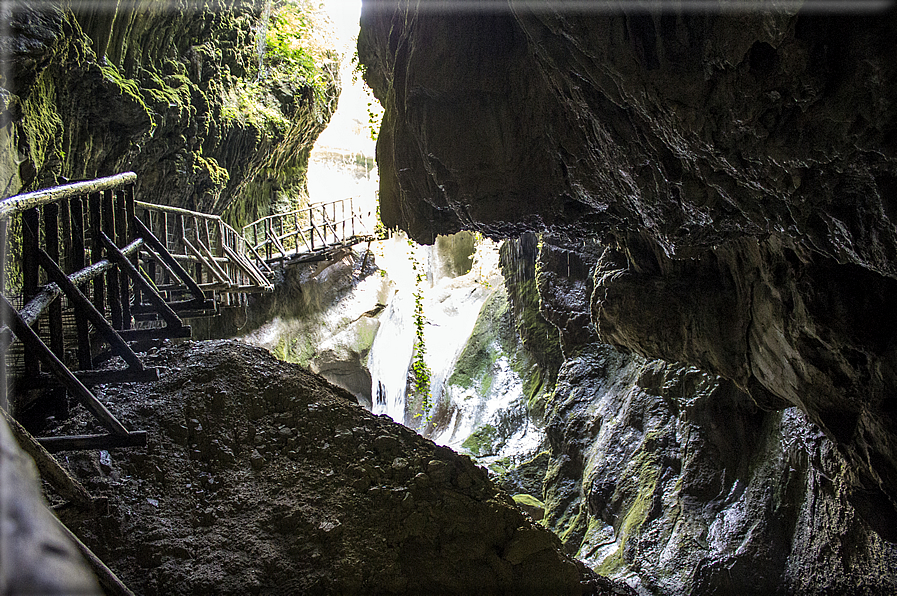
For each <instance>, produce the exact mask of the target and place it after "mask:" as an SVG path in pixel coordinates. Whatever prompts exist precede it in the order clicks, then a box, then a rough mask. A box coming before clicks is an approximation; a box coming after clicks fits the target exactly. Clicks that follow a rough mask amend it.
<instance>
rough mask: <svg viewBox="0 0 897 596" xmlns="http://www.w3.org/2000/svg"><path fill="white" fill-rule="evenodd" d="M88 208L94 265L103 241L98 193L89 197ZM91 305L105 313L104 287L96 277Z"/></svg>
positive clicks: (100, 278)
mask: <svg viewBox="0 0 897 596" xmlns="http://www.w3.org/2000/svg"><path fill="white" fill-rule="evenodd" d="M88 206H89V208H90V238H91V247H90V262H91V263H96V262H97V261H99V260H100V259H101V255H102V254H103V241H102V240H101V239H100V234H101V233H102V231H103V223H102V221H101V219H100V213H101V212H102V206H101V196H100V194H99V193H94V194H92V195H90V198H89V201H88ZM93 305H94V307H95V308H96V309H97V310H98V311H100V312H101V313H104V316H105V312H106V286H105V284H104V280H103V277H102V276H100V277H97V278H95V279H94V280H93Z"/></svg>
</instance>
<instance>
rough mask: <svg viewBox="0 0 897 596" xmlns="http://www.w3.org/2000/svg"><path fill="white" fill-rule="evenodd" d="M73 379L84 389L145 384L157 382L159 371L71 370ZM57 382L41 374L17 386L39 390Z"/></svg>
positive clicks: (50, 376)
mask: <svg viewBox="0 0 897 596" xmlns="http://www.w3.org/2000/svg"><path fill="white" fill-rule="evenodd" d="M72 374H73V375H75V378H76V379H78V380H79V381H81V382H82V383H84V386H85V387H91V386H93V385H109V384H116V383H146V382H149V381H158V380H159V369H158V368H155V367H152V368H144V369H143V370H131V369H128V368H126V369H115V370H73V371H72ZM58 384H59V381H58V380H57V379H56V377H54V376H53V375H50V374H46V373H42V374H41V376H39V377H38V378H37V379H22V380H20V381H19V383H18V386H20V387H22V388H23V389H40V388H42V387H52V386H54V385H58Z"/></svg>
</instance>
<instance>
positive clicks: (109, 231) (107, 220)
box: [102, 190, 123, 329]
mask: <svg viewBox="0 0 897 596" xmlns="http://www.w3.org/2000/svg"><path fill="white" fill-rule="evenodd" d="M113 195H114V193H113V191H111V190H107V191H105V192H103V231H102V233H104V234H106V236H108V237H109V238H110V239H111V240H112V243H113V244H116V242H117V241H118V239H117V237H116V234H115V199H114V196H113ZM116 245H117V244H116ZM104 248H105V247H104ZM106 286H107V287H108V288H109V292H108V295H107V296H106V300H107V301H108V302H109V312H110V316H111V318H112V326H113V327H114V328H115V329H122V328H123V327H122V316H121V293H120V292H119V287H118V269H116V268H113V269H110V270H109V271H108V272H107V273H106Z"/></svg>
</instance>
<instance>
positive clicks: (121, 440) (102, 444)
mask: <svg viewBox="0 0 897 596" xmlns="http://www.w3.org/2000/svg"><path fill="white" fill-rule="evenodd" d="M37 442H38V443H40V444H41V445H42V446H43V448H44V449H46V450H47V451H48V452H50V453H58V452H60V451H85V450H90V449H115V448H116V447H145V446H146V431H145V430H135V431H133V432H129V433H126V434H124V435H74V436H67V437H38V438H37Z"/></svg>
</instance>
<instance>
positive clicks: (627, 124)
mask: <svg viewBox="0 0 897 596" xmlns="http://www.w3.org/2000/svg"><path fill="white" fill-rule="evenodd" d="M534 6H536V5H534V4H532V3H523V2H515V1H514V0H509V1H508V3H507V6H506V7H505V8H497V9H495V10H493V11H489V12H486V13H484V12H479V13H474V12H461V13H458V12H456V13H452V14H441V13H439V12H438V11H436V10H433V9H432V5H430V8H428V3H427V2H421V3H405V2H400V3H380V2H368V3H367V4H366V8H365V10H364V12H363V16H362V32H361V35H360V37H359V56H360V58H361V62H362V63H363V64H364V65H365V66H366V80H367V81H368V82H369V83H370V84H371V85H372V87H373V88H374V90H375V92H376V93H377V95H378V97H379V98H380V99H381V102H382V103H384V106H385V108H386V115H385V117H384V122H383V129H382V131H381V134H380V137H379V143H378V162H379V164H380V168H381V170H380V175H381V192H380V196H381V201H382V202H383V205H382V207H381V213H382V216H383V219H384V223H386V225H388V226H392V225H400V226H401V227H403V228H404V229H406V230H407V231H409V233H411V234H412V235H413V236H414V237H415V238H417V239H418V240H421V241H424V242H431V241H432V239H433V237H434V236H435V234H437V233H444V232H448V231H454V230H456V229H459V228H471V229H477V230H480V231H482V232H484V233H486V234H489V235H492V236H507V235H511V234H515V233H517V232H519V231H523V230H547V231H549V232H551V234H553V235H555V236H558V237H562V238H567V240H568V241H574V242H581V241H582V240H583V239H595V240H597V241H598V242H600V243H601V244H602V245H603V246H604V247H605V248H606V250H605V252H604V254H603V255H602V256H601V258H600V260H599V262H598V264H597V266H596V267H595V273H594V280H593V284H594V292H593V293H592V295H591V319H592V322H593V323H594V324H595V325H596V328H597V332H598V335H599V337H600V338H601V339H602V340H603V341H605V342H609V343H611V344H614V345H616V346H618V347H620V348H623V349H625V350H628V351H632V352H635V353H637V354H640V355H642V356H644V357H647V358H658V357H660V358H663V359H665V360H671V361H672V360H675V361H681V362H684V363H688V364H691V365H695V366H698V367H701V368H702V369H704V370H707V371H710V372H713V373H716V374H720V375H722V376H724V377H726V378H727V379H729V380H731V381H734V382H735V383H736V385H737V386H738V387H740V388H741V389H742V390H744V391H746V392H747V393H748V394H749V395H750V397H751V398H752V399H753V400H754V402H755V403H756V404H757V405H758V406H760V407H762V408H764V409H767V410H775V409H781V408H784V407H786V406H797V407H799V408H801V409H802V410H803V411H804V412H806V414H807V416H808V417H809V420H810V421H812V423H814V424H816V425H818V426H819V428H821V429H822V431H823V432H824V433H825V434H826V436H827V437H829V438H830V439H832V440H833V441H834V444H835V445H836V447H837V449H838V450H839V452H840V453H841V455H842V456H843V457H844V458H845V461H846V462H847V464H846V465H847V468H846V469H847V470H848V473H847V483H848V486H849V490H848V492H849V494H850V499H851V501H852V502H853V503H854V504H855V505H856V507H857V508H858V511H860V512H861V514H862V515H863V516H864V517H865V518H866V519H867V520H869V522H870V523H872V524H873V525H874V526H875V527H876V529H877V530H878V531H879V532H880V534H881V535H882V536H885V537H888V538H889V539H892V540H893V539H895V538H897V534H895V532H894V530H893V528H897V441H895V437H897V407H895V404H897V401H895V399H897V398H895V389H897V383H895V381H897V377H895V364H897V359H895V356H897V353H895V347H897V344H895V340H894V338H895V337H897V333H895V331H897V320H895V319H894V316H893V312H892V310H893V309H892V308H890V306H889V305H890V304H891V303H892V302H893V300H892V296H893V294H892V292H893V291H894V283H895V274H897V258H895V256H897V237H895V234H897V226H895V221H894V218H895V217H897V216H895V215H894V213H893V208H892V207H893V205H892V204H893V201H894V193H895V192H897V185H895V183H894V180H895V179H897V178H895V175H897V152H895V149H897V136H895V134H894V132H895V121H897V120H895V109H897V106H895V104H894V103H893V101H892V100H891V98H892V97H894V95H895V93H894V92H895V87H897V76H895V75H897V60H895V58H894V55H893V52H892V51H891V48H892V40H893V37H894V33H895V31H897V26H895V25H897V20H895V16H894V13H893V12H888V13H885V14H875V15H853V16H851V15H840V16H837V15H828V16H823V15H819V14H818V13H812V12H811V11H809V10H807V11H803V12H801V11H796V9H794V10H776V11H767V12H755V13H742V14H737V15H733V14H726V15H723V14H696V13H693V12H682V13H680V12H676V11H675V10H669V11H667V12H664V13H661V14H649V13H645V12H626V11H625V10H622V9H621V10H620V11H619V12H617V13H613V14H609V13H606V14H573V13H571V12H560V11H559V10H558V9H555V8H550V7H546V5H544V4H539V5H538V8H537V9H534V8H533V7H534Z"/></svg>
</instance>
